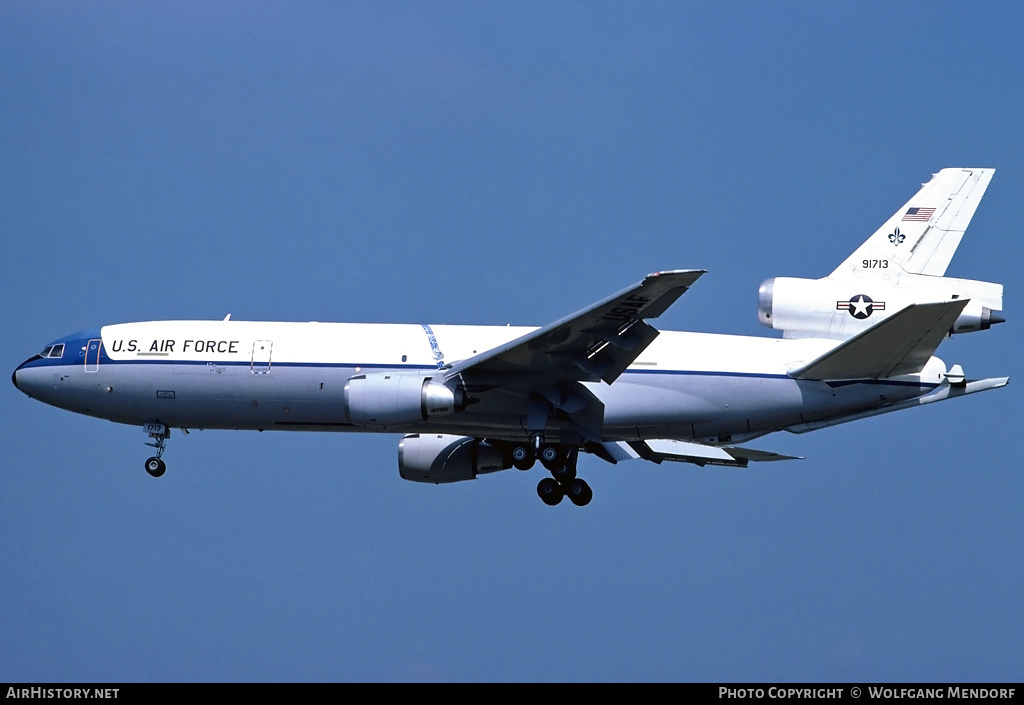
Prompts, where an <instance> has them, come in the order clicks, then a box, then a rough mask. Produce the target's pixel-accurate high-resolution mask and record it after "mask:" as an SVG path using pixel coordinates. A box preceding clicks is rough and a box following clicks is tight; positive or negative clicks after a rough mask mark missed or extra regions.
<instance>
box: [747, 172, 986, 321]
mask: <svg viewBox="0 0 1024 705" xmlns="http://www.w3.org/2000/svg"><path fill="white" fill-rule="evenodd" d="M994 172H995V170H994V169H974V168H972V169H963V168H954V169H943V170H942V171H940V172H939V173H937V174H935V175H934V176H933V177H932V179H931V181H929V182H928V183H926V184H924V185H923V186H922V188H921V190H920V191H918V192H917V194H916V195H915V196H914V197H913V198H911V199H910V200H909V201H908V202H907V203H906V205H904V206H903V207H902V208H900V209H899V210H898V211H896V213H894V214H893V216H892V217H891V218H889V220H887V221H886V222H885V224H884V225H883V226H882V227H881V228H879V229H878V230H876V231H875V233H874V234H873V235H871V237H869V238H868V239H867V240H866V241H865V242H864V244H862V245H861V246H860V247H858V248H857V249H856V250H855V251H854V253H853V254H852V255H850V256H849V257H848V258H846V260H845V261H844V262H843V263H842V264H841V265H839V267H837V268H836V270H835V271H834V272H832V273H831V274H830V275H828V276H827V277H825V278H823V279H793V278H789V277H776V278H774V279H769V280H767V281H765V282H764V283H763V284H762V285H761V289H760V292H759V307H758V318H759V319H760V321H761V323H762V324H764V325H766V326H768V327H770V328H774V329H776V330H781V331H783V335H784V336H785V337H787V338H808V337H822V338H835V339H840V340H846V339H848V338H850V337H852V336H854V335H857V334H858V333H860V332H862V331H864V330H866V329H868V328H870V327H871V326H872V325H874V324H876V323H878V322H879V321H880V320H884V319H885V318H888V317H889V316H892V315H893V314H895V313H897V312H898V311H902V310H903V309H905V308H906V307H907V306H911V305H914V304H925V303H935V302H940V301H958V300H959V301H963V300H967V299H969V300H970V302H969V303H968V304H967V305H966V306H964V307H963V310H962V312H961V314H960V315H959V317H958V318H956V320H955V321H954V322H953V325H952V326H951V328H950V331H949V332H950V333H966V332H970V331H977V330H985V329H987V328H989V327H990V326H991V325H992V324H994V323H999V322H1001V321H1003V320H1004V319H1003V318H1002V317H1001V316H1000V315H999V314H998V312H999V311H1001V310H1002V308H1003V285H1002V284H994V283H990V282H982V281H974V280H971V279H954V278H951V277H946V276H943V275H944V274H945V273H946V267H948V266H949V262H950V260H951V259H952V258H953V254H954V253H955V252H956V248H957V247H958V246H959V244H960V240H961V238H963V235H964V231H965V230H966V229H967V226H968V224H969V223H970V222H971V218H973V217H974V212H975V211H976V210H977V208H978V204H979V202H980V201H981V197H982V196H983V195H984V194H985V189H987V188H988V185H989V182H990V181H991V180H992V174H993V173H994Z"/></svg>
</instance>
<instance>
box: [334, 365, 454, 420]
mask: <svg viewBox="0 0 1024 705" xmlns="http://www.w3.org/2000/svg"><path fill="white" fill-rule="evenodd" d="M464 398H465V395H464V394H463V392H462V390H461V389H459V388H458V387H454V386H448V385H447V384H444V383H443V382H441V381H438V380H436V379H435V378H433V377H424V376H421V375H415V374H407V373H391V372H380V373H376V374H367V375H356V376H355V377H352V378H351V379H349V381H348V383H347V384H346V385H345V407H346V408H347V409H348V416H349V421H350V422H351V423H353V424H355V425H356V426H362V427H363V428H388V427H391V426H408V425H410V424H414V423H418V422H420V421H426V420H427V419H429V418H432V417H435V416H446V415H448V414H453V413H455V412H456V411H461V410H462V409H464V408H465V401H464Z"/></svg>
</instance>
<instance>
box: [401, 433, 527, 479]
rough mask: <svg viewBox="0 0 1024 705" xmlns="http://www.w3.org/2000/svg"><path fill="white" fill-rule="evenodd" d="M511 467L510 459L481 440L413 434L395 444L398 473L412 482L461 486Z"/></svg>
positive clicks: (467, 437) (498, 448)
mask: <svg viewBox="0 0 1024 705" xmlns="http://www.w3.org/2000/svg"><path fill="white" fill-rule="evenodd" d="M510 467H512V460H511V457H510V456H509V455H508V454H507V453H505V452H504V450H503V449H502V448H501V447H499V446H497V445H495V444H493V443H491V442H490V441H487V440H485V439H482V438H472V437H469V436H451V435H448V434H443V433H413V434H410V435H408V436H405V437H404V438H402V440H401V441H400V442H399V444H398V473H399V474H400V475H401V476H402V478H403V479H405V480H411V481H412V482H432V483H434V484H440V483H442V482H460V481H462V480H472V479H474V478H475V477H476V476H477V475H481V474H484V473H488V472H497V471H498V470H507V469H508V468H510Z"/></svg>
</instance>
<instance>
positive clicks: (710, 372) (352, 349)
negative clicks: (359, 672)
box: [13, 320, 945, 443]
mask: <svg viewBox="0 0 1024 705" xmlns="http://www.w3.org/2000/svg"><path fill="white" fill-rule="evenodd" d="M532 330H534V329H533V328H525V327H512V326H504V327H499V326H450V325H437V326H431V325H406V324H354V323H316V322H309V323H273V322H250V321H230V320H225V321H154V322H144V323H126V324H117V325H110V326H104V327H103V328H100V329H93V330H91V331H84V332H81V333H78V334H75V335H71V336H67V337H65V338H62V339H60V340H57V341H54V342H53V343H51V344H50V345H48V346H47V347H46V348H45V349H44V350H43V353H45V355H37V356H35V357H33V358H30V359H29V360H27V361H26V362H24V363H23V364H22V365H21V366H19V367H18V369H17V370H16V371H15V373H14V375H13V380H14V383H15V385H16V386H17V387H18V388H19V389H20V390H22V391H23V392H24V393H26V394H28V395H29V396H31V397H33V398H35V399H38V400H40V401H43V402H45V403H48V404H52V405H53V406H57V407H60V408H63V409H67V410H70V411H75V412H78V413H82V414H88V415H90V416H96V417H99V418H104V419H109V420H111V421H115V422H118V423H124V424H132V425H142V424H146V423H151V422H158V423H162V424H165V425H167V426H169V427H180V428H207V429H216V428H221V429H254V430H305V431H313V430H316V431H360V432H366V431H378V432H403V433H416V432H427V431H436V432H439V433H449V434H461V435H467V436H477V437H488V438H495V439H504V440H512V441H519V440H523V439H526V438H528V430H527V422H526V414H527V409H526V406H525V404H526V402H525V399H523V398H520V397H518V396H517V392H516V390H515V389H509V390H508V391H507V392H504V393H498V394H491V395H488V397H487V398H486V399H485V400H484V401H482V402H481V403H477V404H472V405H469V406H467V407H466V408H464V409H461V410H459V411H456V412H455V413H452V414H448V415H445V416H439V417H436V418H429V419H427V420H425V421H419V422H416V423H412V424H406V425H400V426H396V427H372V428H368V427H365V426H360V425H356V424H353V423H352V421H351V418H350V415H349V410H348V408H347V407H346V397H345V387H346V385H347V384H348V383H349V380H350V379H351V378H352V377H353V376H357V375H360V374H367V373H371V372H394V373H397V374H405V373H409V374H419V375H424V376H429V375H432V374H433V375H437V376H439V377H441V376H443V375H444V371H445V369H446V367H447V366H449V365H450V364H451V363H454V362H457V361H459V360H463V359H467V358H470V357H472V356H474V355H477V354H479V353H482V352H484V351H486V350H489V349H491V348H494V347H496V346H499V345H501V344H504V343H507V342H509V341H511V340H514V339H517V338H519V337H521V336H523V335H525V334H527V333H529V332H530V331H532ZM836 345H837V341H835V340H822V339H798V340H790V339H775V338H759V337H747V336H732V335H717V334H706V333H683V332H671V331H664V332H662V333H661V334H660V335H659V336H658V337H657V338H656V339H655V340H654V342H653V343H652V344H651V345H650V346H649V347H648V348H647V349H646V350H645V351H644V352H643V353H642V354H641V355H640V356H639V357H638V358H637V359H636V360H635V361H634V362H633V364H632V365H630V366H629V368H628V369H627V370H626V371H625V372H624V373H623V374H622V375H621V376H620V377H619V378H618V379H617V380H615V382H614V383H613V384H611V385H609V384H605V383H603V382H585V383H584V384H585V385H586V386H587V387H588V389H589V390H590V391H591V392H592V393H593V394H594V395H595V396H597V398H598V399H600V401H601V402H602V403H603V405H604V420H603V440H605V441H620V440H638V439H645V438H647V439H650V438H680V439H683V438H685V439H697V440H703V441H708V442H711V443H726V442H734V441H741V440H746V439H749V438H753V437H756V436H759V435H763V434H765V433H769V432H771V431H776V430H781V429H785V428H787V427H789V426H794V425H799V424H806V423H812V422H815V421H821V420H825V419H829V418H833V417H840V416H845V415H849V414H855V413H858V412H860V411H864V410H867V409H873V408H878V407H879V406H883V405H887V404H891V403H895V402H899V401H903V400H907V399H912V398H914V397H918V396H921V395H923V394H926V393H927V392H929V391H931V390H933V389H934V388H935V387H937V386H939V385H940V384H943V383H944V382H943V373H944V372H945V365H944V364H943V363H942V362H941V361H940V360H938V359H937V358H932V359H931V361H930V362H929V363H928V365H927V366H926V367H925V369H924V370H923V371H922V372H921V373H920V374H917V375H907V376H903V377H899V378H895V379H885V380H870V381H860V382H854V383H842V384H836V383H834V382H833V383H827V382H819V381H808V380H795V379H793V378H791V377H790V376H789V374H788V372H789V371H791V370H793V369H795V368H798V367H800V366H801V365H803V364H805V363H807V362H809V361H811V360H814V359H815V358H817V357H819V356H820V355H822V354H824V353H825V352H827V351H828V350H830V349H832V348H833V347H835V346H836ZM546 433H549V434H552V436H559V435H562V434H571V429H570V428H569V426H568V425H566V424H563V423H562V422H561V421H560V420H559V419H558V418H552V419H550V420H549V422H548V427H547V429H546Z"/></svg>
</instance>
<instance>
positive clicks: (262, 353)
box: [251, 340, 274, 375]
mask: <svg viewBox="0 0 1024 705" xmlns="http://www.w3.org/2000/svg"><path fill="white" fill-rule="evenodd" d="M273 347H274V341H272V340H257V341H256V342H254V343H253V344H252V368H251V369H252V373H253V374H255V375H265V374H267V373H269V372H270V351H271V349H272V348H273Z"/></svg>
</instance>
